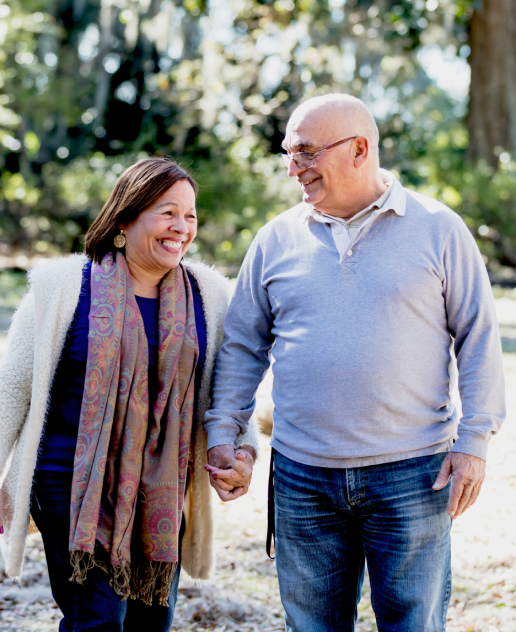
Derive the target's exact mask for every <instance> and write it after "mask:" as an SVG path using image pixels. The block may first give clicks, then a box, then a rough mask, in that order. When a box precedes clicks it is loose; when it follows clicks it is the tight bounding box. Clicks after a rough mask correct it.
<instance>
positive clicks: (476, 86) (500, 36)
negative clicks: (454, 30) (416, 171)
mask: <svg viewBox="0 0 516 632" xmlns="http://www.w3.org/2000/svg"><path fill="white" fill-rule="evenodd" d="M468 30H469V45H470V47H471V55H470V57H469V63H470V65H471V91H470V99H469V114H468V130H469V137H470V145H469V156H470V157H471V158H472V159H473V160H478V159H481V158H482V159H484V160H486V161H487V162H488V163H489V164H490V165H492V166H496V165H497V163H498V157H499V156H500V154H501V153H502V152H503V151H504V150H509V151H515V150H516V0H483V2H478V3H475V10H474V12H473V14H472V17H471V19H470V22H469V29H468Z"/></svg>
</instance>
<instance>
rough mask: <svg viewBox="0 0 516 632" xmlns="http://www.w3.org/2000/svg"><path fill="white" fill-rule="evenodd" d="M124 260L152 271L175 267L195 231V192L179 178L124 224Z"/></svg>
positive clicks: (159, 271) (163, 273)
mask: <svg viewBox="0 0 516 632" xmlns="http://www.w3.org/2000/svg"><path fill="white" fill-rule="evenodd" d="M124 234H125V236H126V239H127V243H126V246H125V254H126V258H127V260H128V262H130V263H131V264H132V265H133V266H137V267H138V268H140V269H141V270H142V271H145V272H147V273H150V274H152V275H159V276H164V275H165V274H166V273H167V272H168V271H169V270H171V269H172V268H176V267H177V266H178V265H179V262H180V261H181V258H182V257H183V255H184V254H185V253H186V251H187V250H188V247H189V246H190V244H191V243H192V241H193V240H194V239H195V235H196V234H197V212H196V210H195V193H194V190H193V188H192V186H191V184H190V183H189V182H188V180H179V181H178V182H176V183H175V184H174V185H172V186H171V187H170V189H168V190H167V191H165V193H163V195H161V196H160V197H159V198H158V199H157V200H156V201H155V202H154V204H152V206H149V208H147V209H145V211H143V212H142V213H140V215H138V217H137V218H136V220H135V221H134V222H133V223H132V224H130V225H129V226H127V227H125V229H124Z"/></svg>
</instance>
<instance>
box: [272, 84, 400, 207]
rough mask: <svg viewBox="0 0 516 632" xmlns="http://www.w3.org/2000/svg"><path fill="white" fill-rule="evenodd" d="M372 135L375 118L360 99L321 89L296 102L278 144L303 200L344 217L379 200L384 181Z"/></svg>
mask: <svg viewBox="0 0 516 632" xmlns="http://www.w3.org/2000/svg"><path fill="white" fill-rule="evenodd" d="M378 140H379V135H378V128H377V126H376V122H375V120H374V118H373V116H372V114H371V112H369V110H368V109H367V108H366V106H365V105H364V104H363V103H362V101H360V99H356V98H355V97H352V96H349V95H347V94H327V95H324V96H321V97H315V98H313V99H309V100H308V101H305V102H304V103H302V104H301V105H300V106H299V107H298V108H296V109H295V110H294V112H293V113H292V116H291V117H290V119H289V122H288V125H287V130H286V135H285V140H284V141H283V147H284V148H285V149H286V152H287V154H288V155H289V156H288V157H287V158H286V160H285V164H287V167H288V175H289V176H290V177H291V178H296V179H297V181H298V183H299V186H300V187H301V189H302V191H303V201H304V202H305V203H308V204H311V205H312V207H313V208H315V209H316V210H318V211H321V212H323V213H327V214H330V215H335V216H338V217H346V218H349V217H352V216H353V215H354V214H356V213H358V212H359V211H361V210H362V209H364V208H366V207H367V206H368V205H369V204H371V203H373V202H374V201H375V200H377V199H379V197H380V196H381V195H382V194H383V193H384V192H385V191H386V189H387V186H388V185H387V184H386V182H385V180H384V178H383V177H382V174H381V170H380V159H379V156H378Z"/></svg>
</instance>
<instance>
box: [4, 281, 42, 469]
mask: <svg viewBox="0 0 516 632" xmlns="http://www.w3.org/2000/svg"><path fill="white" fill-rule="evenodd" d="M34 321H35V305H34V291H33V290H32V289H31V290H30V291H29V292H28V293H27V294H26V295H25V297H24V298H23V300H22V302H21V304H20V306H19V307H18V309H17V310H16V312H15V314H14V316H13V320H12V323H11V327H10V328H9V333H8V335H7V349H6V351H5V353H4V355H3V356H2V359H1V360H0V475H1V474H2V472H3V470H4V468H5V465H6V463H7V459H8V457H9V455H10V454H11V452H12V449H13V447H14V444H15V442H16V439H17V438H18V436H19V434H20V432H21V430H22V427H23V424H24V422H25V420H26V417H27V413H28V411H29V406H30V399H31V394H32V376H33V367H34Z"/></svg>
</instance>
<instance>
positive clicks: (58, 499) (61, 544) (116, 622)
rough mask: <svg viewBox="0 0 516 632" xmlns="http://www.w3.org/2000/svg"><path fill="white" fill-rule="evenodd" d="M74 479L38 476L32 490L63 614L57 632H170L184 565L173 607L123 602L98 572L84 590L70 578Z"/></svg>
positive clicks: (174, 591) (57, 474)
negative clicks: (96, 631)
mask: <svg viewBox="0 0 516 632" xmlns="http://www.w3.org/2000/svg"><path fill="white" fill-rule="evenodd" d="M71 488H72V473H67V472H50V471H43V470H41V471H39V472H38V473H37V475H36V479H35V481H34V485H33V489H32V498H31V514H32V517H33V519H34V522H35V523H36V526H37V527H38V529H39V530H40V531H41V535H42V538H43V544H44V546H45V555H46V558H47V566H48V574H49V578H50V585H51V588H52V595H53V596H54V599H55V600H56V602H57V605H58V606H59V608H60V609H61V612H62V613H63V618H62V619H61V621H60V623H59V632H90V631H92V630H98V631H99V632H100V631H102V632H122V631H123V632H141V631H142V630H149V631H152V632H168V631H169V630H170V628H171V626H172V620H173V618H174V607H175V605H176V599H177V587H178V584H179V572H180V564H179V565H178V568H177V571H176V574H175V576H174V579H173V582H172V587H171V590H170V597H169V607H168V608H167V607H166V606H160V605H159V604H158V603H156V604H153V605H152V606H146V605H145V604H144V603H143V602H142V601H140V600H139V599H138V600H133V599H127V600H126V601H123V600H122V599H121V598H120V597H119V596H118V595H117V594H116V593H115V591H114V590H113V589H112V588H111V586H110V585H109V577H108V575H107V574H106V573H104V572H103V571H102V570H100V569H99V568H93V569H91V570H90V571H88V576H87V579H86V581H85V583H84V584H82V585H80V584H76V583H75V582H71V581H69V578H70V576H71V574H72V567H71V565H70V554H69V552H68V535H69V530H70V496H71Z"/></svg>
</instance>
